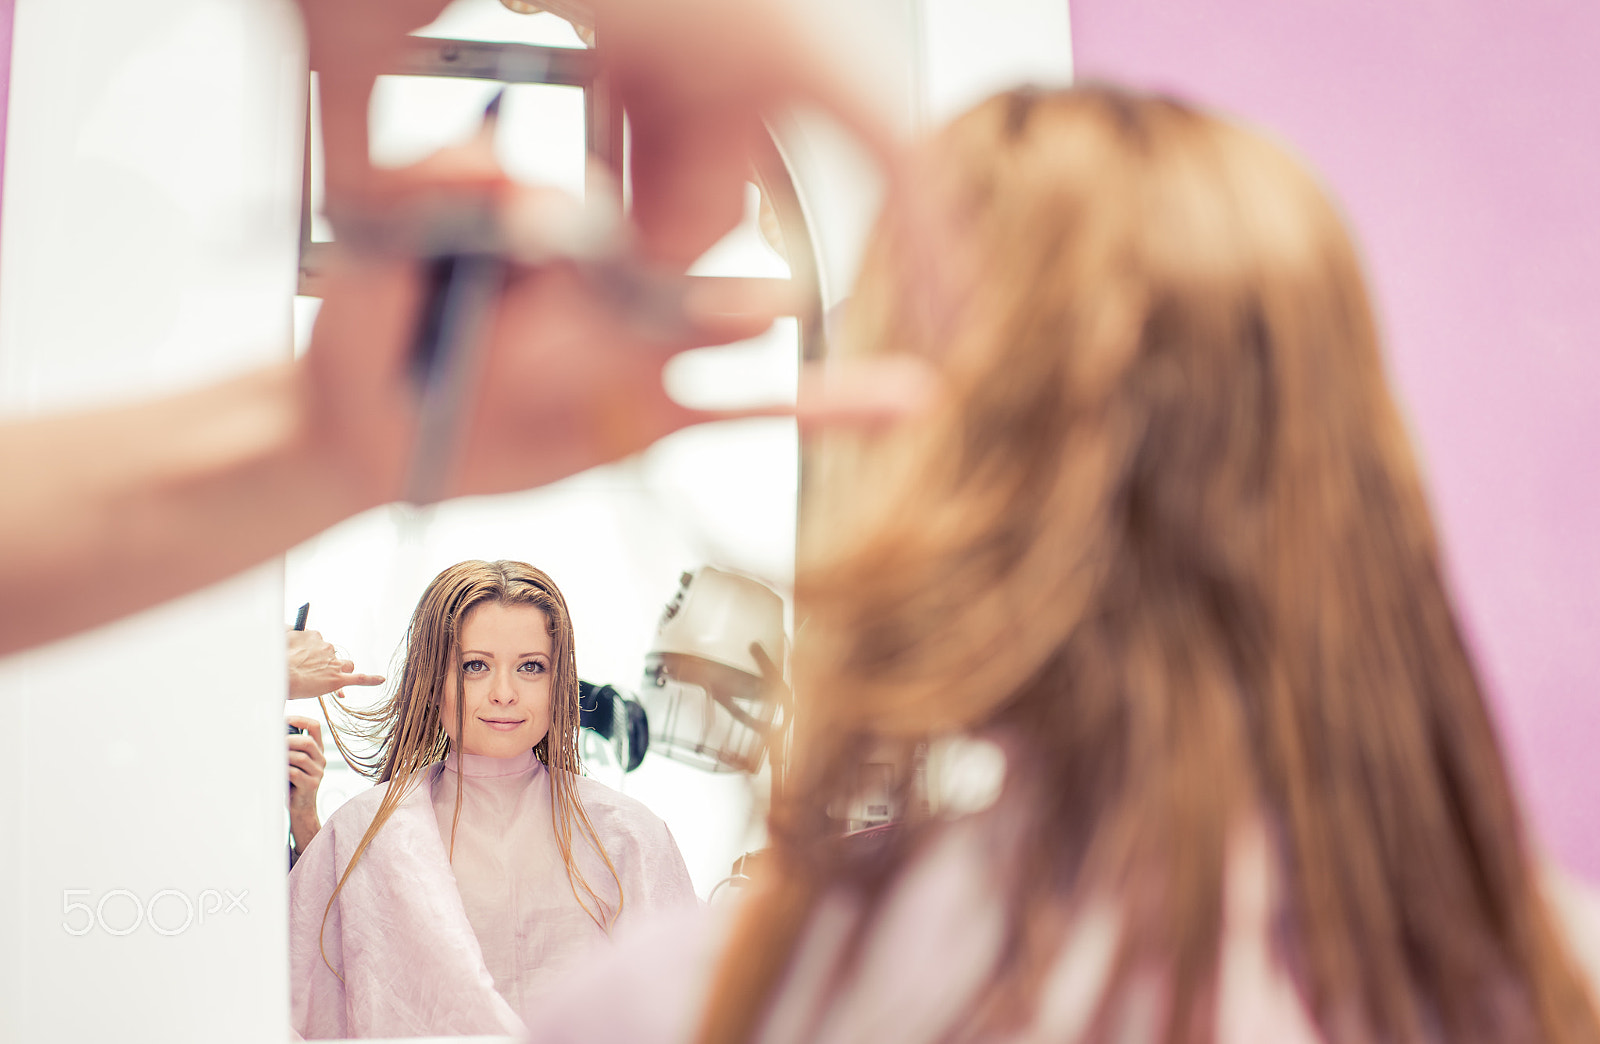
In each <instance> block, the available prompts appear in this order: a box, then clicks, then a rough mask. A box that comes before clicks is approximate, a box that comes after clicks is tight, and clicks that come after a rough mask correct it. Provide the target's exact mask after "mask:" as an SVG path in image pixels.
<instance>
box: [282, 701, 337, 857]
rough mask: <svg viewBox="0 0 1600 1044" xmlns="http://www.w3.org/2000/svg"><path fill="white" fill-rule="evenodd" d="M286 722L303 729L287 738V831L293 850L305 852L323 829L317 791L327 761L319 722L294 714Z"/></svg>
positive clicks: (320, 784)
mask: <svg viewBox="0 0 1600 1044" xmlns="http://www.w3.org/2000/svg"><path fill="white" fill-rule="evenodd" d="M288 721H289V724H290V725H294V726H296V727H298V728H302V729H305V732H303V733H300V734H298V735H296V734H293V733H291V734H290V735H289V832H290V833H291V834H293V835H294V848H295V851H297V852H304V851H305V850H306V845H308V844H310V843H311V839H312V838H313V837H316V836H317V831H318V830H321V829H322V821H321V820H320V819H318V818H317V788H318V787H320V786H322V775H323V770H324V769H326V768H327V765H328V759H327V756H326V755H324V754H323V752H322V723H321V722H319V721H317V720H316V719H315V718H301V717H296V716H293V715H291V716H290V717H289V719H288Z"/></svg>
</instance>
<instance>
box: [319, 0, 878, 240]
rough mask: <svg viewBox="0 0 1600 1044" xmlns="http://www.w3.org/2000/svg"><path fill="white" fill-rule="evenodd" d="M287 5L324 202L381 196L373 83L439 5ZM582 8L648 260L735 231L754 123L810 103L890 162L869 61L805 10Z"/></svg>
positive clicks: (732, 5) (442, 2) (667, 2)
mask: <svg viewBox="0 0 1600 1044" xmlns="http://www.w3.org/2000/svg"><path fill="white" fill-rule="evenodd" d="M298 2H299V5H300V8H301V11H302V14H303V15H304V17H305V23H306V29H307V37H308V41H309V46H310V54H311V67H312V68H313V69H315V70H317V72H318V77H319V82H320V85H321V88H320V90H321V101H322V117H323V119H322V123H323V128H324V132H323V136H324V141H325V154H326V158H327V162H326V172H327V184H328V197H329V201H330V206H339V205H342V204H344V203H346V202H352V197H355V196H367V197H371V196H374V195H376V196H378V197H380V198H381V197H382V196H383V195H384V193H385V192H386V191H387V188H386V185H385V184H384V183H385V182H386V180H387V179H386V177H385V176H384V175H381V174H375V173H374V172H373V171H372V169H371V167H370V164H369V163H368V160H367V105H368V95H369V93H370V91H371V88H372V83H373V80H374V79H375V78H376V76H377V75H378V74H379V73H380V72H382V71H386V70H388V69H392V68H393V67H394V56H395V55H396V54H398V52H399V49H400V48H401V47H402V46H403V45H404V37H405V34H406V33H408V32H410V31H412V30H414V29H417V28H420V27H421V26H423V25H426V24H427V23H429V22H431V21H432V20H433V19H434V18H436V17H437V16H438V14H439V12H440V11H441V10H443V8H444V7H445V6H446V0H298ZM592 6H593V9H594V11H595V14H596V18H597V19H598V22H599V25H598V33H599V40H598V42H599V48H598V53H599V54H600V56H601V57H602V60H603V62H604V65H603V69H602V72H603V75H604V76H605V77H607V78H608V81H609V82H610V84H611V85H612V86H613V88H614V89H615V90H616V92H617V95H618V96H619V97H620V98H621V100H622V103H623V105H624V106H625V108H626V110H627V112H628V116H629V120H630V125H631V129H632V145H631V149H630V154H631V157H632V159H631V164H632V175H633V217H634V219H635V221H636V222H637V224H638V226H639V230H640V233H641V245H642V247H643V249H644V251H645V253H646V255H647V256H649V257H651V258H652V259H654V260H656V261H658V262H661V263H664V264H670V265H677V266H679V267H682V266H686V265H687V264H688V263H689V262H690V261H692V260H693V259H694V258H696V257H698V256H699V255H700V254H702V253H704V252H705V251H706V249H707V248H709V247H710V246H711V245H712V244H713V243H715V242H716V241H717V240H718V239H720V238H721V237H722V236H723V235H724V234H725V233H726V232H728V231H729V230H730V229H732V228H733V227H734V226H735V225H736V224H737V223H738V221H739V218H740V216H741V215H742V213H743V208H744V186H745V182H746V181H747V180H748V178H749V174H750V165H751V161H752V158H753V157H754V156H755V155H756V154H757V151H758V149H761V148H765V147H767V146H768V142H767V140H766V132H765V130H764V128H763V126H762V119H763V117H766V116H770V115H772V114H774V113H775V112H778V111H780V110H782V109H784V108H787V107H789V106H792V105H795V104H797V103H800V104H811V105H814V106H816V107H818V108H820V109H822V110H823V111H826V112H828V113H831V114H832V115H833V116H834V117H836V118H837V119H838V120H840V122H841V123H843V124H844V125H845V126H846V127H847V128H849V129H850V130H852V131H853V132H854V133H855V134H856V136H857V137H858V138H859V140H860V141H861V142H862V143H863V144H864V145H865V146H866V147H867V148H868V149H869V150H871V151H872V152H874V153H875V154H877V155H878V156H880V157H881V158H882V159H883V160H884V161H885V162H886V163H890V164H892V163H893V162H894V157H895V155H896V150H897V146H896V144H895V135H894V134H893V132H892V131H891V129H890V121H889V119H888V118H887V117H886V115H885V114H884V113H883V112H882V111H880V109H879V107H878V104H877V103H876V101H875V100H874V99H875V98H876V97H878V96H880V95H881V92H877V91H874V90H872V89H871V88H870V85H866V84H861V83H856V82H854V81H855V80H856V79H857V78H858V77H860V76H861V75H862V73H861V70H863V69H867V68H870V67H871V66H872V64H873V63H872V61H871V60H870V59H871V58H872V57H873V56H870V55H869V56H864V58H865V59H866V60H853V61H852V60H849V59H847V58H845V57H843V56H841V55H840V50H841V48H842V47H845V46H847V45H848V42H849V41H852V40H855V39H857V38H859V37H860V35H861V34H859V33H855V32H851V31H849V30H848V27H845V28H843V29H841V28H840V27H838V26H836V25H834V24H833V23H832V20H831V19H829V18H828V17H827V16H826V14H825V13H824V11H822V10H820V9H819V8H818V7H817V6H816V5H812V4H807V5H801V4H795V3H791V2H775V0H595V2H594V3H593V4H592ZM841 41H844V43H841ZM353 201H354V202H356V203H357V204H358V205H359V203H360V202H362V200H353ZM367 202H370V199H368V200H367Z"/></svg>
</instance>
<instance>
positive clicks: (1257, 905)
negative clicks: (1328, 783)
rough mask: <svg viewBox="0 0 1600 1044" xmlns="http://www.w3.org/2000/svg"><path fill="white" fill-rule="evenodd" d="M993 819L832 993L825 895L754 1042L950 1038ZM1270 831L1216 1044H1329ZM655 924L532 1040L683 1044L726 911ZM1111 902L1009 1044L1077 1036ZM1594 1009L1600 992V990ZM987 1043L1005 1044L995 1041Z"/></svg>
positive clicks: (964, 999)
mask: <svg viewBox="0 0 1600 1044" xmlns="http://www.w3.org/2000/svg"><path fill="white" fill-rule="evenodd" d="M1006 827H1007V824H1006V823H1005V816H1004V813H1003V811H1000V810H993V811H991V813H990V814H986V815H980V816H975V817H972V818H971V819H969V820H967V821H964V822H958V823H956V824H953V825H952V826H951V827H950V828H949V829H948V830H947V831H946V832H945V834H944V836H943V838H942V839H941V840H940V842H939V843H937V844H935V845H934V846H932V847H931V849H930V850H929V851H928V852H927V853H926V854H925V855H924V857H923V858H921V859H920V860H918V861H916V862H914V863H913V864H912V866H911V867H910V868H909V869H908V870H907V872H906V874H905V876H904V877H903V878H902V879H901V881H900V882H899V884H898V885H897V886H896V887H895V888H894V890H893V892H892V893H891V899H890V901H889V903H888V904H887V908H886V909H885V910H884V912H883V919H882V920H881V921H880V922H878V925H877V927H876V928H875V930H873V931H872V932H871V933H870V934H869V936H868V937H867V940H866V942H865V944H864V947H863V949H862V951H861V953H860V964H859V965H857V966H856V967H855V968H854V970H853V972H852V974H850V975H848V976H847V977H845V979H844V981H843V982H841V983H838V987H837V989H834V988H832V986H831V984H833V983H834V982H835V979H834V976H835V973H836V971H837V969H838V966H839V962H840V961H841V960H842V959H843V955H844V952H845V945H846V942H847V940H848V938H849V935H850V929H851V926H852V925H853V924H854V923H855V919H856V911H857V906H856V904H855V902H853V901H852V899H851V898H850V897H849V896H847V895H842V894H834V895H832V896H831V897H829V898H828V899H826V900H825V901H824V902H823V903H822V904H821V905H820V906H819V907H818V908H817V909H816V911H815V912H814V914H813V916H812V918H811V921H810V923H809V925H808V926H807V928H806V930H805V931H804V933H803V935H802V939H801V943H800V945H799V947H798V948H797V950H796V952H795V955H794V957H793V959H792V960H791V961H790V963H789V968H788V971H787V973H786V975H785V977H784V979H783V980H782V982H781V984H780V986H779V988H778V990H777V991H776V994H775V995H774V997H773V1001H772V1005H771V1007H770V1009H769V1010H768V1013H767V1015H766V1018H765V1021H764V1022H763V1024H762V1026H761V1029H760V1030H759V1031H758V1032H757V1034H756V1035H755V1040H757V1041H759V1042H760V1044H805V1042H810V1041H826V1042H828V1044H883V1042H885V1041H893V1042H895V1044H940V1042H944V1041H948V1040H951V1039H952V1038H954V1039H967V1038H966V1037H964V1036H962V1035H961V1034H960V1033H959V1032H958V1030H959V1028H960V1026H961V1020H962V1018H963V1017H964V1015H965V1013H966V1012H967V1011H968V1008H969V1006H970V1005H971V1004H972V1003H973V1001H974V999H975V998H976V997H977V996H978V995H979V991H980V989H981V988H982V985H983V983H984V982H985V980H986V976H987V975H988V973H989V972H990V970H991V969H992V968H993V967H994V964H995V961H996V959H997V958H998V956H999V952H1000V946H1001V931H1002V921H1001V916H1000V915H1001V911H1002V909H1003V901H1004V893H1003V888H1004V881H1003V879H1001V878H999V877H997V876H995V874H994V861H995V853H996V852H997V851H1000V850H1003V849H1005V848H1006V847H1007V846H1008V844H1011V843H1014V841H1015V837H1014V835H1011V832H1010V831H1009V830H1008V829H1007V828H1006ZM1271 866H1272V864H1271V861H1270V859H1269V856H1268V849H1267V845H1266V842H1265V838H1264V836H1263V835H1262V834H1261V832H1260V831H1247V832H1244V833H1243V834H1242V835H1241V836H1240V837H1238V838H1236V839H1235V843H1234V845H1233V847H1232V850H1231V853H1230V865H1229V869H1228V882H1227V888H1226V894H1225V897H1224V905H1225V918H1226V921H1225V925H1226V927H1225V930H1224V932H1223V941H1222V953H1221V969H1220V971H1221V976H1220V982H1219V1001H1220V1003H1219V1005H1218V1010H1217V1012H1216V1019H1217V1021H1216V1029H1217V1032H1216V1039H1217V1040H1218V1041H1226V1042H1227V1044H1323V1041H1322V1037H1321V1034H1320V1033H1319V1032H1318V1030H1317V1028H1316V1026H1315V1024H1314V1023H1313V1021H1312V1019H1311V1015H1310V1013H1309V1012H1308V1011H1307V1009H1306V1008H1305V1005H1304V1003H1303V1002H1302V1000H1301V998H1300V994H1299V991H1298V989H1297V988H1296V986H1295V983H1294V981H1293V979H1292V977H1291V975H1290V973H1289V971H1288V969H1287V968H1285V967H1284V965H1283V963H1282V961H1281V960H1280V959H1279V957H1278V956H1277V948H1276V946H1275V944H1274V941H1273V939H1274V934H1275V932H1276V931H1277V930H1278V928H1277V926H1276V925H1275V916H1274V910H1275V908H1276V907H1277V904H1278V899H1277V891H1278V889H1279V887H1280V886H1281V885H1280V882H1278V881H1275V880H1274V878H1275V876H1276V875H1275V874H1274V873H1273V871H1272V869H1271ZM1545 887H1546V897H1547V900H1548V901H1549V902H1550V904H1551V907H1552V911H1553V913H1554V916H1555V918H1556V920H1557V922H1558V923H1559V924H1560V925H1561V926H1562V928H1563V929H1564V930H1565V932H1566V934H1567V940H1568V943H1569V945H1570V946H1571V947H1572V953H1573V956H1574V957H1575V958H1576V959H1577V964H1578V968H1579V970H1580V972H1581V973H1582V974H1584V975H1585V976H1586V977H1587V978H1588V981H1589V983H1590V984H1591V990H1593V989H1594V984H1595V983H1600V901H1597V900H1596V898H1595V896H1594V894H1593V893H1592V892H1590V891H1589V890H1588V889H1587V888H1585V887H1583V886H1581V885H1578V884H1577V883H1576V882H1574V881H1572V880H1570V879H1568V878H1566V877H1565V876H1564V875H1561V874H1559V873H1558V872H1555V871H1551V873H1550V874H1549V876H1548V878H1547V880H1546V882H1545ZM732 905H733V904H729V905H728V906H724V907H720V908H718V909H717V910H715V911H711V912H710V913H709V915H707V914H704V913H691V914H674V915H669V916H666V917H663V918H660V919H657V920H656V921H655V922H654V923H653V924H651V925H650V926H648V927H646V928H645V929H644V930H642V931H640V932H638V933H636V934H634V936H633V937H632V938H631V939H628V940H625V941H624V942H623V943H621V944H620V945H618V946H616V947H614V948H612V949H611V950H610V952H608V953H607V954H606V956H605V959H604V960H603V961H598V962H595V963H593V964H590V965H586V966H585V967H583V968H579V969H576V970H575V971H574V973H573V974H572V975H571V976H569V977H568V978H567V979H565V980H564V981H563V982H562V988H561V991H560V994H559V996H555V997H552V998H551V999H550V1002H549V1003H548V1004H547V1005H546V1006H545V1008H544V1009H543V1011H542V1012H541V1014H540V1018H539V1020H538V1022H537V1024H535V1025H533V1026H532V1028H531V1032H530V1034H529V1035H528V1037H527V1038H525V1041H526V1044H693V1041H694V1040H695V1037H696V1034H697V1032H698V1030H699V1026H700V1019H701V1016H702V1014H703V1011H704V1006H705V1003H706V1000H707V996H708V993H709V991H710V987H711V981H712V976H713V974H714V972H715V969H716V965H717V960H718V957H719V952H720V950H721V948H722V947H723V946H724V945H725V944H726V942H727V937H728V934H729V929H730V927H731V925H730V922H731V918H732V915H733V911H732V910H731V909H730V907H731V906H732ZM1118 934H1119V925H1118V915H1117V906H1116V903H1115V902H1114V901H1103V902H1099V903H1092V904H1090V905H1089V907H1088V909H1086V910H1085V911H1084V912H1083V914H1082V917H1081V919H1080V920H1079V921H1078V923H1077V924H1076V925H1075V926H1074V929H1073V930H1072V931H1070V932H1068V934H1067V937H1066V940H1065V943H1064V945H1063V947H1062V949H1061V951H1060V952H1059V954H1058V956H1057V959H1056V963H1055V967H1054V968H1053V969H1051V971H1050V972H1049V976H1048V978H1047V979H1046V980H1045V982H1044V984H1043V987H1042V990H1041V997H1040V1002H1039V1007H1038V1010H1037V1012H1036V1016H1035V1019H1034V1021H1033V1023H1032V1025H1030V1026H1027V1027H1025V1028H1023V1029H1020V1030H1018V1031H1017V1032H1016V1033H1015V1034H1011V1035H1007V1036H1005V1037H1003V1038H1001V1040H1003V1041H1004V1044H1054V1042H1061V1041H1073V1040H1077V1039H1080V1037H1081V1035H1082V1032H1083V1030H1084V1028H1085V1027H1086V1025H1087V1023H1088V1021H1089V1018H1090V1016H1091V1013H1092V1012H1093V1010H1094V1007H1095V1005H1096V1003H1097V1001H1098V998H1099V995H1100V990H1101V988H1102V986H1103V984H1104V983H1105V981H1106V977H1107V975H1108V973H1109V971H1110V969H1111V962H1112V959H1113V955H1114V953H1115V948H1116V944H1117V939H1118ZM1595 995H1596V997H1597V998H1600V992H1597V993H1596V994H1595ZM1155 1011H1156V1009H1155V1005H1154V1004H1153V1003H1152V1002H1145V1003H1135V1004H1134V1006H1133V1007H1132V1008H1131V1009H1130V1010H1129V1011H1128V1013H1127V1014H1128V1015H1129V1016H1130V1019H1129V1021H1128V1022H1127V1023H1125V1024H1124V1029H1125V1032H1124V1033H1123V1034H1122V1035H1121V1036H1120V1037H1119V1038H1118V1039H1120V1040H1123V1041H1126V1042H1127V1044H1155V1042H1157V1041H1159V1040H1160V1039H1161V1034H1160V1032H1159V1031H1160V1022H1159V1020H1158V1019H1157V1018H1156V1017H1155ZM996 1044H999V1042H998V1041H997V1042H996Z"/></svg>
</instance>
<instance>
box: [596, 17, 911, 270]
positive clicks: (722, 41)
mask: <svg viewBox="0 0 1600 1044" xmlns="http://www.w3.org/2000/svg"><path fill="white" fill-rule="evenodd" d="M598 8H599V19H600V21H599V26H598V31H599V39H598V43H599V53H600V55H601V57H602V59H603V61H604V69H605V73H606V75H607V76H608V77H609V80H610V82H611V84H612V86H613V88H614V89H615V90H616V92H617V94H618V95H619V96H620V98H621V99H622V103H623V106H624V108H625V109H626V111H627V113H628V119H629V126H630V130H631V141H630V149H629V153H630V164H631V173H632V184H633V218H634V221H635V222H636V223H637V225H638V228H639V231H640V233H641V238H642V242H643V245H644V247H645V250H646V252H647V253H648V254H649V255H650V256H652V257H654V258H655V259H656V260H659V261H662V262H664V263H669V264H679V265H687V264H688V263H689V262H691V261H693V260H694V259H695V258H696V257H698V256H700V255H701V254H702V253H704V252H705V251H706V250H707V249H708V248H709V247H710V246H711V245H712V244H714V243H715V242H716V241H717V240H718V239H720V238H721V237H722V236H723V235H725V234H726V233H727V232H728V231H729V230H731V229H732V228H733V227H734V226H735V225H737V224H738V223H739V220H740V218H741V217H742V216H743V213H744V191H745V189H744V186H745V182H746V181H747V180H748V179H749V176H750V165H751V160H752V158H753V157H754V156H756V155H757V154H758V153H759V151H760V150H762V149H763V148H770V138H769V137H768V134H767V130H766V127H765V126H764V125H763V120H764V119H765V118H768V117H771V116H773V115H775V114H778V113H780V112H783V111H785V110H787V109H789V108H791V107H793V106H794V105H796V104H805V105H812V106H815V107H817V108H819V109H821V110H823V111H824V112H826V113H828V114H829V115H831V116H833V117H834V118H836V119H837V120H839V121H840V122H841V123H842V124H843V125H844V126H845V127H846V129H848V130H850V131H851V132H852V133H853V134H854V135H855V137H856V138H857V140H858V141H859V142H860V143H861V144H862V145H864V146H865V147H866V148H867V149H868V150H869V151H870V152H872V153H873V154H874V155H876V156H877V157H878V158H879V160H880V161H882V162H883V163H884V164H885V166H886V167H889V168H892V167H894V166H896V165H897V164H898V159H897V151H898V145H897V143H896V137H897V136H896V134H895V133H894V131H893V129H892V125H891V120H890V117H889V115H888V114H887V113H886V112H885V111H884V109H883V108H881V107H880V103H879V101H878V99H880V98H881V97H883V94H884V91H883V90H882V84H879V83H876V82H870V81H864V80H863V75H864V71H865V70H868V69H872V68H875V67H876V66H877V65H879V64H880V63H881V56H880V55H876V54H848V53H846V52H847V51H848V49H849V48H850V47H851V45H852V43H853V42H854V41H857V40H859V39H861V38H862V37H863V35H864V34H863V33H862V32H860V31H857V27H854V26H851V25H840V24H837V22H836V19H835V17H834V16H832V15H830V13H829V10H828V8H827V7H826V6H825V5H819V4H815V3H795V2H792V0H778V2H774V0H602V2H601V3H600V4H599V5H598Z"/></svg>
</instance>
